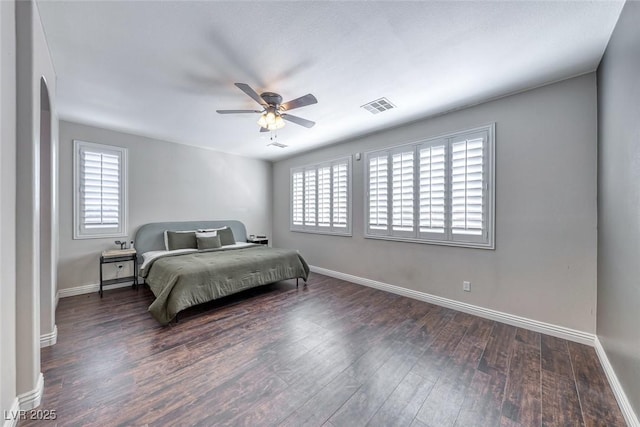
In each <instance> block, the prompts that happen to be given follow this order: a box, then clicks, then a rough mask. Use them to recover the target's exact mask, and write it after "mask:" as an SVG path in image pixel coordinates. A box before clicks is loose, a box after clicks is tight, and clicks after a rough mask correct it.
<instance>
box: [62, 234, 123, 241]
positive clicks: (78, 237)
mask: <svg viewBox="0 0 640 427" xmlns="http://www.w3.org/2000/svg"><path fill="white" fill-rule="evenodd" d="M127 236H128V235H127V234H126V233H122V232H119V233H115V232H114V233H105V234H81V235H79V234H74V236H73V240H87V239H111V238H113V237H127Z"/></svg>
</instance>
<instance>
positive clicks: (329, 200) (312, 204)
mask: <svg viewBox="0 0 640 427" xmlns="http://www.w3.org/2000/svg"><path fill="white" fill-rule="evenodd" d="M291 230H292V231H307V232H311V233H327V234H341V235H346V236H350V235H351V157H343V158H341V159H337V160H334V161H330V162H326V163H321V164H317V165H311V166H305V167H299V168H293V169H291Z"/></svg>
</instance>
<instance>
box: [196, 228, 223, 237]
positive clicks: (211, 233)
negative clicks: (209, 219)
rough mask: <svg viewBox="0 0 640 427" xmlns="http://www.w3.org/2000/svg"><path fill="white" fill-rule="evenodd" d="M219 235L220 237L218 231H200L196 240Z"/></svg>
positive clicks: (197, 232)
mask: <svg viewBox="0 0 640 427" xmlns="http://www.w3.org/2000/svg"><path fill="white" fill-rule="evenodd" d="M217 235H218V231H217V230H216V231H208V230H207V231H200V230H198V231H196V239H197V238H198V237H214V236H217Z"/></svg>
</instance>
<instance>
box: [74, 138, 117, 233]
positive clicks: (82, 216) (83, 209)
mask: <svg viewBox="0 0 640 427" xmlns="http://www.w3.org/2000/svg"><path fill="white" fill-rule="evenodd" d="M125 180H126V149H125V148H121V147H112V146H107V145H100V144H92V143H88V142H83V141H74V182H75V184H74V187H75V193H74V238H75V239H84V238H98V237H108V236H124V235H126V186H125V184H126V182H125Z"/></svg>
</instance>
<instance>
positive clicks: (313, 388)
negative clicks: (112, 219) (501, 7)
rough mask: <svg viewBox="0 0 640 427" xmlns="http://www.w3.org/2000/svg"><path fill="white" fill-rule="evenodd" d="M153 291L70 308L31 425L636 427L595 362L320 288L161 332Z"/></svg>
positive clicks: (360, 294)
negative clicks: (42, 416)
mask: <svg viewBox="0 0 640 427" xmlns="http://www.w3.org/2000/svg"><path fill="white" fill-rule="evenodd" d="M152 300H153V296H152V294H151V293H150V291H149V290H148V289H145V288H141V289H139V290H138V291H135V290H132V289H129V288H122V289H116V290H111V291H106V292H105V295H104V298H103V299H100V298H99V297H98V295H97V293H96V294H91V295H80V296H76V297H70V298H64V299H62V300H60V303H59V306H58V309H57V325H58V343H57V344H56V345H55V346H53V347H48V348H44V349H42V369H43V373H44V377H45V389H44V397H43V402H42V405H41V406H40V408H39V409H44V410H52V409H55V410H56V413H57V419H56V420H55V421H50V422H48V423H47V422H43V421H38V422H36V421H20V423H19V425H20V426H29V425H41V424H42V425H46V424H49V425H59V426H79V425H91V426H111V425H114V426H116V425H120V426H130V425H149V426H181V425H184V426H188V425H201V426H212V425H233V426H236V425H238V426H243V425H246V426H271V425H274V426H275V425H284V426H296V427H297V426H334V427H341V426H360V425H362V426H364V425H369V426H437V427H442V426H465V427H466V426H608V427H613V426H624V425H625V423H624V419H623V418H622V414H621V412H620V410H619V408H618V406H617V404H616V401H615V398H614V396H613V393H612V391H611V389H610V387H609V385H608V383H607V380H606V378H605V376H604V372H603V370H602V368H601V367H600V365H599V363H598V360H597V356H596V354H595V352H594V350H593V349H592V348H590V347H587V346H584V345H580V344H575V343H572V342H567V341H565V340H561V339H558V338H554V337H550V336H546V335H541V334H538V333H535V332H531V331H527V330H522V329H518V328H515V327H512V326H508V325H505V324H501V323H497V322H493V321H489V320H486V319H482V318H479V317H474V316H471V315H468V314H465V313H460V312H456V311H453V310H449V309H446V308H443V307H438V306H434V305H431V304H427V303H424V302H420V301H416V300H412V299H409V298H404V297H400V296H397V295H393V294H389V293H385V292H382V291H378V290H375V289H370V288H366V287H362V286H359V285H355V284H351V283H348V282H344V281H341V280H337V279H333V278H329V277H325V276H321V275H317V274H313V275H312V276H311V278H310V280H309V285H308V286H306V287H303V286H300V288H298V289H296V287H295V283H294V282H292V281H287V282H280V283H277V284H273V285H269V286H266V287H262V288H259V289H255V290H251V291H249V292H245V293H243V294H241V295H238V296H232V297H228V298H225V299H224V300H221V301H218V302H213V303H210V304H206V305H204V306H199V307H195V308H192V309H189V310H187V311H185V312H183V313H182V314H181V316H180V322H179V323H177V324H172V325H170V326H168V327H162V326H160V325H159V324H158V323H157V322H156V321H155V320H153V318H151V316H150V315H149V314H148V313H147V307H148V306H149V304H150V303H151V302H152Z"/></svg>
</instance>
